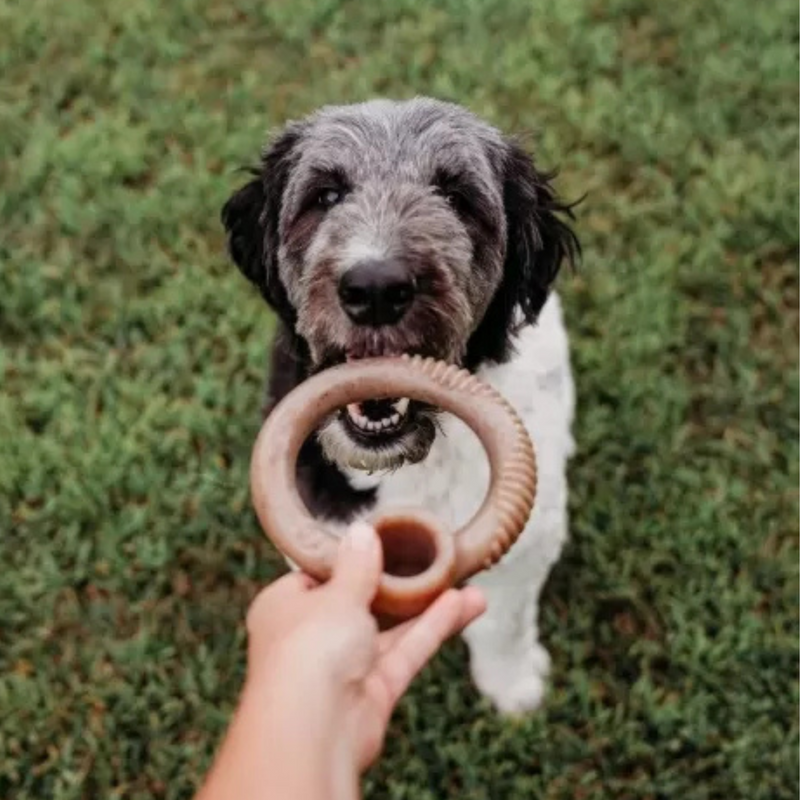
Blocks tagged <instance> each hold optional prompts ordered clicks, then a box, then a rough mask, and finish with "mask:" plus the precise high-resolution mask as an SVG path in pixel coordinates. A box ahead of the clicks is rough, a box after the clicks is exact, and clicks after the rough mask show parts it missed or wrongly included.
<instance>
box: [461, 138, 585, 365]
mask: <svg viewBox="0 0 800 800" xmlns="http://www.w3.org/2000/svg"><path fill="white" fill-rule="evenodd" d="M498 170H499V172H500V175H501V179H502V184H503V206H504V212H505V217H506V229H507V246H506V258H505V263H504V265H503V277H502V279H501V281H500V285H499V286H498V288H497V291H496V292H495V295H494V297H493V298H492V301H491V303H490V304H489V308H488V309H487V310H486V313H485V314H484V317H483V319H482V320H481V323H480V325H478V328H477V329H476V331H475V333H473V335H472V337H471V338H470V341H469V344H468V345H467V353H466V358H465V366H468V367H471V368H474V367H476V366H477V365H478V364H479V363H481V362H482V361H486V360H488V361H494V362H497V363H502V362H504V361H505V360H506V359H507V358H508V357H509V355H510V354H511V352H512V349H513V343H514V337H515V335H516V334H517V333H518V332H519V328H520V323H522V324H526V323H532V322H535V321H536V318H537V317H538V316H539V312H540V311H541V310H542V306H544V303H545V300H547V295H548V292H549V290H550V287H551V285H552V283H553V281H554V280H555V278H556V275H557V274H558V270H559V268H560V267H561V264H562V262H563V261H564V260H565V259H567V260H569V261H570V262H572V263H574V262H575V260H576V259H577V257H578V256H579V255H580V243H579V242H578V238H577V237H576V236H575V233H574V232H573V231H572V229H571V228H570V227H569V225H568V224H567V223H566V222H564V221H563V220H562V219H561V218H560V215H561V216H566V217H567V218H568V219H572V218H573V214H572V206H570V205H569V204H567V203H564V202H562V201H561V200H559V198H558V197H557V195H556V193H555V191H554V189H553V186H552V184H551V181H552V179H553V177H554V175H553V173H549V174H548V173H540V172H538V171H537V170H536V168H535V167H534V164H533V161H532V160H531V158H530V157H529V156H528V155H527V153H526V152H525V151H524V150H523V149H522V147H521V146H520V145H519V144H517V143H516V142H513V141H508V142H507V144H506V148H505V150H504V151H503V153H502V158H501V161H500V165H499V167H498ZM519 312H521V316H520V314H519Z"/></svg>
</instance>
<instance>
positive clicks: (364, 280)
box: [339, 259, 414, 326]
mask: <svg viewBox="0 0 800 800" xmlns="http://www.w3.org/2000/svg"><path fill="white" fill-rule="evenodd" d="M413 299H414V280H413V278H412V276H411V273H410V272H409V270H408V268H407V267H406V266H405V265H404V264H403V263H402V262H401V261H399V260H397V259H386V260H375V261H362V262H361V263H359V264H356V265H355V266H354V267H353V268H352V269H349V270H347V272H345V273H344V275H342V277H341V279H340V280H339V300H340V302H341V304H342V308H344V310H345V311H346V312H347V316H348V317H350V319H351V320H353V322H355V323H356V324H357V325H374V326H378V325H394V324H395V323H396V322H399V321H400V319H401V318H402V317H403V314H405V313H406V311H407V310H408V307H409V306H410V305H411V302H412V300H413Z"/></svg>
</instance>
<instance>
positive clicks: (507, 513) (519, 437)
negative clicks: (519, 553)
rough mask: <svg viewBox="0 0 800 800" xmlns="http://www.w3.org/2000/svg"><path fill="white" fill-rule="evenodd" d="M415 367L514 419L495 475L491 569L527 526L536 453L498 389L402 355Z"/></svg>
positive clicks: (453, 370)
mask: <svg viewBox="0 0 800 800" xmlns="http://www.w3.org/2000/svg"><path fill="white" fill-rule="evenodd" d="M402 358H403V359H404V360H405V361H407V362H408V363H409V364H410V365H411V366H413V368H414V369H415V370H418V371H419V372H420V373H422V374H424V375H427V376H428V377H429V378H432V379H433V380H435V381H436V382H437V383H439V384H441V385H442V386H445V387H447V388H450V389H453V390H455V391H458V392H461V393H464V394H471V395H473V396H476V397H485V398H487V399H489V400H491V401H492V402H494V403H496V404H497V405H500V406H502V407H503V408H504V409H505V410H506V412H507V413H508V415H509V417H510V418H511V419H513V423H514V431H515V433H516V437H515V441H514V444H513V445H512V446H511V447H509V448H508V453H507V455H506V456H505V457H504V463H503V465H502V468H501V469H500V470H499V471H498V473H497V474H495V475H493V476H492V482H493V484H494V485H495V486H496V489H495V495H494V498H493V501H494V502H493V507H494V510H495V513H496V514H497V518H498V525H497V530H496V533H495V535H494V539H493V542H492V545H491V548H490V550H489V555H488V557H487V558H486V560H485V561H484V563H483V565H482V567H483V568H484V569H488V568H489V567H491V566H492V565H493V564H496V563H497V562H498V561H499V560H500V559H501V558H502V557H503V555H505V553H506V552H508V550H509V548H510V547H511V546H512V545H513V544H514V542H516V540H517V539H518V538H519V535H520V534H521V533H522V531H523V530H524V528H525V524H526V523H527V521H528V517H529V516H530V513H531V509H532V508H533V502H534V499H535V497H536V480H537V474H536V455H535V454H534V451H533V446H532V444H531V440H530V438H529V437H528V432H527V430H526V429H525V426H524V425H523V424H522V420H520V418H519V416H518V415H517V412H516V411H515V410H514V408H513V406H512V405H511V404H510V403H509V402H508V401H507V400H506V399H505V397H503V395H501V394H500V393H499V392H498V391H497V390H496V389H494V388H493V387H491V386H490V385H489V384H487V383H484V382H483V381H482V380H480V379H479V378H477V377H475V376H474V375H472V374H471V373H470V372H468V371H467V370H465V369H461V368H460V367H457V366H455V365H453V364H446V363H444V362H443V361H437V360H436V359H433V358H425V357H423V356H409V355H403V356H402Z"/></svg>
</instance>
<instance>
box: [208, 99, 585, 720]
mask: <svg viewBox="0 0 800 800" xmlns="http://www.w3.org/2000/svg"><path fill="white" fill-rule="evenodd" d="M564 211H568V208H567V207H566V206H563V205H562V204H560V203H559V201H558V200H557V199H556V197H555V194H554V193H553V191H552V189H551V187H550V185H549V179H548V176H546V175H543V174H541V173H538V172H537V171H536V170H535V169H534V167H533V165H532V163H531V162H530V159H529V158H528V157H527V156H526V155H525V154H524V153H523V152H522V151H521V150H520V149H519V147H518V146H517V145H515V144H513V143H512V142H510V141H509V140H507V139H505V138H504V137H502V136H501V135H500V134H499V132H497V131H496V130H495V129H494V128H491V127H490V126H488V125H486V124H485V123H483V122H481V121H480V120H478V119H477V118H475V117H474V116H472V115H471V114H469V113H468V112H466V111H464V110H463V109H461V108H459V107H457V106H452V105H449V104H444V103H439V102H436V101H430V100H414V101H408V102H404V103H391V102H387V101H376V102H372V103H367V104H362V105H359V106H346V107H340V108H333V109H323V111H322V112H320V113H319V114H317V115H316V116H314V117H312V118H310V119H309V120H307V121H305V122H303V123H300V124H295V125H293V126H290V127H289V128H287V130H286V132H284V134H283V135H282V136H281V137H279V139H278V140H276V141H275V142H274V143H273V145H272V147H271V148H270V149H269V150H268V151H267V153H266V154H265V157H264V160H263V164H262V169H261V170H260V171H259V173H258V176H257V177H256V178H255V179H254V180H253V181H251V183H249V184H248V185H247V186H245V187H244V188H243V189H241V190H240V191H239V192H238V193H237V194H235V195H234V196H233V197H232V198H231V200H230V201H229V202H228V204H226V207H225V209H224V210H223V220H224V223H225V225H226V228H227V230H228V232H229V243H230V250H231V254H232V257H233V259H234V260H235V261H236V263H237V264H238V265H239V266H240V268H241V269H242V270H243V271H244V272H245V274H246V275H247V276H248V277H249V278H250V279H251V280H252V281H253V282H254V283H256V285H258V286H259V288H260V289H261V291H262V293H263V294H264V296H265V297H266V299H267V301H268V302H269V303H270V304H271V305H272V306H273V308H275V309H276V311H277V312H278V314H279V316H280V319H281V330H280V332H279V335H278V337H277V339H276V341H275V345H274V349H273V362H272V368H271V378H270V391H269V395H270V396H269V401H268V405H267V409H266V413H268V411H269V406H270V405H271V404H272V403H274V402H277V401H278V400H280V399H281V397H283V396H284V395H285V394H286V393H288V392H289V391H291V389H292V388H293V387H294V386H296V385H297V384H298V383H300V382H301V381H303V380H304V379H305V378H307V377H308V376H309V375H310V374H313V373H314V372H316V371H319V370H320V369H324V368H325V367H327V366H329V365H331V364H333V363H337V362H339V361H342V360H345V358H347V359H353V358H359V357H363V356H368V355H385V354H396V353H400V352H420V353H424V354H426V355H433V356H436V357H438V358H442V359H446V360H448V361H452V362H456V363H460V364H461V365H463V366H466V367H467V368H469V369H471V370H473V371H474V372H476V373H477V374H478V375H480V376H481V377H482V378H483V379H484V380H486V381H488V382H489V383H491V384H492V385H494V386H495V388H497V389H498V390H499V391H500V392H501V393H502V394H503V395H504V396H505V397H506V398H507V399H508V400H509V401H510V402H511V404H512V405H513V406H514V407H515V408H516V410H517V412H518V413H519V415H520V416H521V418H522V420H523V421H524V423H525V424H526V426H527V427H528V430H529V432H530V434H531V437H532V439H533V442H534V446H535V448H536V452H537V458H538V466H539V487H538V494H537V502H536V506H535V509H534V512H533V514H532V516H531V519H530V521H529V523H528V525H527V527H526V529H525V532H524V533H523V535H522V536H521V538H520V539H519V541H518V542H517V544H516V545H515V546H514V547H513V548H512V550H511V551H510V552H509V554H508V555H507V556H506V557H505V558H504V559H503V560H502V561H501V562H500V564H498V565H497V566H496V567H495V568H493V569H492V570H490V571H489V572H486V573H482V574H481V575H479V576H477V577H476V578H474V579H473V582H475V583H478V584H480V585H481V586H482V587H483V589H484V591H485V592H486V595H487V600H488V611H487V612H486V614H484V616H483V617H481V618H480V619H479V620H478V621H477V622H475V623H473V624H472V625H471V626H470V627H469V628H468V629H467V631H465V638H466V641H467V643H468V645H469V648H470V655H471V667H472V674H473V678H474V680H475V683H476V685H477V686H478V688H479V689H480V690H481V691H482V692H483V693H484V694H485V695H487V696H488V697H489V698H490V699H491V700H492V701H493V702H494V703H495V705H496V706H497V707H498V708H499V709H500V710H503V711H507V712H520V711H525V710H528V709H531V708H534V707H535V706H536V705H538V703H539V702H540V700H541V697H542V694H543V690H544V678H545V676H546V673H547V669H548V664H549V658H548V656H547V653H546V651H545V650H544V649H543V648H542V647H541V645H540V644H539V643H538V640H537V602H538V597H539V593H540V591H541V588H542V586H543V584H544V582H545V580H546V578H547V575H548V573H549V570H550V568H551V566H552V565H553V563H554V562H555V561H556V559H557V558H558V556H559V553H560V551H561V547H562V545H563V542H564V540H565V538H566V534H567V510H566V501H567V484H566V462H567V459H568V457H569V454H570V452H571V449H572V439H571V433H570V428H571V421H572V414H573V404H574V392H573V384H572V376H571V370H570V362H569V351H568V342H567V335H566V330H565V327H564V324H563V320H562V316H561V308H560V304H559V301H558V298H557V296H555V295H551V296H550V297H549V299H548V290H549V288H550V285H551V283H552V281H553V279H554V278H555V274H556V273H557V271H558V267H559V265H560V262H561V261H562V259H563V258H564V257H565V256H566V257H571V256H572V255H573V253H574V251H575V250H576V249H577V241H576V240H575V238H574V236H573V234H572V232H571V231H570V229H569V228H568V227H567V226H566V225H565V224H564V223H563V222H562V221H561V220H560V219H559V218H558V217H557V213H558V212H564ZM298 478H299V485H300V490H301V493H302V495H303V498H304V500H305V501H306V503H307V505H308V506H309V508H310V509H311V510H312V511H313V512H314V513H316V514H318V515H320V516H324V517H326V518H327V519H328V520H329V521H330V522H331V524H334V525H336V524H340V525H341V526H342V529H343V528H344V525H345V524H346V523H348V522H349V521H351V520H353V519H355V518H357V517H358V516H362V515H366V514H369V513H372V512H374V511H375V510H376V509H378V510H379V509H380V508H381V507H383V506H384V505H385V506H390V505H391V506H395V507H396V506H398V505H415V506H422V507H425V508H428V509H429V510H430V511H432V512H433V513H435V514H436V515H438V516H439V517H440V518H441V519H442V520H443V522H444V523H445V524H448V525H451V526H457V525H459V524H461V523H463V522H465V521H466V520H467V519H468V518H469V517H470V516H471V515H472V513H474V511H475V510H477V508H478V506H479V504H480V502H481V500H482V498H483V496H484V495H485V492H486V488H487V485H488V464H487V462H486V459H485V456H484V454H483V452H482V450H481V446H480V444H479V443H478V441H477V439H476V438H475V437H474V436H473V435H472V434H471V433H470V432H469V431H468V429H466V427H465V426H464V425H463V423H461V422H460V421H458V420H456V419H454V418H453V417H452V416H450V415H447V414H443V413H441V412H439V411H438V410H436V409H431V408H429V407H427V406H422V405H420V404H415V403H414V402H413V401H411V402H410V403H409V401H408V400H403V399H402V398H401V399H399V400H396V401H380V402H377V401H375V402H372V403H371V404H370V403H366V404H358V405H354V406H349V407H348V408H347V409H346V410H342V411H341V412H340V413H339V414H336V415H333V416H332V417H331V418H330V419H329V420H328V421H327V422H326V423H325V424H323V425H322V426H321V427H320V429H319V430H318V432H317V435H316V436H315V437H312V438H311V439H310V440H309V441H308V442H307V443H306V445H305V446H304V448H303V451H302V452H301V456H300V460H299V465H298Z"/></svg>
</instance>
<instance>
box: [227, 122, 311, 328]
mask: <svg viewBox="0 0 800 800" xmlns="http://www.w3.org/2000/svg"><path fill="white" fill-rule="evenodd" d="M299 139H300V132H299V130H298V129H297V128H295V127H289V128H287V129H286V130H285V131H284V132H283V133H281V134H280V135H279V136H278V138H277V139H275V140H274V141H273V143H272V145H271V146H270V147H269V148H268V149H267V150H266V151H265V153H264V155H263V157H262V159H261V166H260V167H259V168H258V169H253V170H251V173H252V174H253V176H254V177H253V179H252V180H251V181H250V182H249V183H247V184H245V185H244V186H242V187H241V188H240V189H239V190H238V191H236V192H235V193H234V194H233V195H232V196H231V197H230V199H229V200H228V201H227V202H226V203H225V205H224V206H223V207H222V212H221V215H220V216H221V219H222V224H223V225H224V226H225V231H226V233H227V235H228V252H229V253H230V256H231V259H232V260H233V262H234V263H235V264H236V266H238V267H239V269H240V270H241V271H242V273H243V274H244V276H245V277H246V278H247V279H248V280H250V281H252V283H254V284H255V285H256V286H257V287H258V289H259V291H260V292H261V294H262V295H263V296H264V298H265V299H266V301H267V302H268V303H269V304H270V305H271V306H272V307H273V308H274V309H275V310H276V311H277V312H278V313H279V314H280V315H281V316H282V317H284V318H286V317H289V316H291V314H292V309H291V305H290V304H289V300H288V298H287V297H286V291H285V289H284V287H283V284H282V283H281V281H280V277H279V276H278V246H279V238H278V223H279V221H280V214H281V207H282V204H283V192H284V190H285V188H286V183H287V181H288V179H289V173H290V171H291V168H292V162H293V154H294V152H295V147H296V145H297V143H298V141H299Z"/></svg>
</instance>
